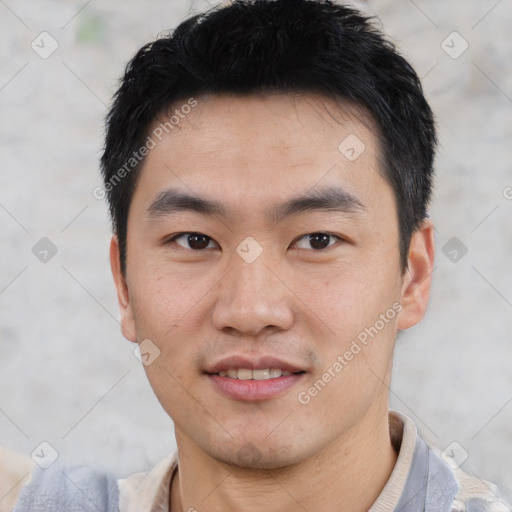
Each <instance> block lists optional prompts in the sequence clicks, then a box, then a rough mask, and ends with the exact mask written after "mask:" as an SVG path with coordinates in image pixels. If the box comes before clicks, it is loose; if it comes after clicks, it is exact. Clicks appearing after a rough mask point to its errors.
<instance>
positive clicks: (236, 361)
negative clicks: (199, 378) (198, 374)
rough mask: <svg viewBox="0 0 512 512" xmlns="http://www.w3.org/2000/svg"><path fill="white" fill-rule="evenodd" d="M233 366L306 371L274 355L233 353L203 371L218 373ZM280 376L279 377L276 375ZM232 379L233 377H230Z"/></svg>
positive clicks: (250, 368) (252, 368) (253, 368)
mask: <svg viewBox="0 0 512 512" xmlns="http://www.w3.org/2000/svg"><path fill="white" fill-rule="evenodd" d="M233 368H247V369H249V370H264V369H265V368H279V369H281V370H285V371H288V372H292V373H293V372H306V371H307V370H306V369H305V368H301V367H300V366H298V365H296V364H293V363H290V362H287V361H284V360H283V359H279V358H278V357H274V356H257V357H248V356H244V355H233V356H230V357H225V358H223V359H221V360H220V361H218V362H216V363H214V364H212V365H211V366H209V367H208V368H206V370H205V372H206V373H208V374H210V375H211V374H214V373H219V372H222V371H227V370H231V369H233ZM278 378H280V377H278ZM232 380H233V379H232Z"/></svg>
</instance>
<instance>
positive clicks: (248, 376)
mask: <svg viewBox="0 0 512 512" xmlns="http://www.w3.org/2000/svg"><path fill="white" fill-rule="evenodd" d="M302 373H306V372H305V371H303V370H299V371H297V372H290V371H288V370H282V369H281V368H263V369H260V370H251V369H249V368H230V369H229V370H223V371H220V372H219V373H214V374H213V375H218V376H219V377H227V378H228V379H238V380H269V379H278V378H279V377H282V376H285V377H287V376H288V375H299V374H302Z"/></svg>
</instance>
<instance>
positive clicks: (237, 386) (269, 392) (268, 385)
mask: <svg viewBox="0 0 512 512" xmlns="http://www.w3.org/2000/svg"><path fill="white" fill-rule="evenodd" d="M304 375H305V373H298V374H292V375H283V376H281V377H276V378H274V379H266V380H252V379H251V380H240V379H231V378H229V377H221V376H219V375H208V377H209V378H210V380H211V382H212V383H213V384H214V386H215V387H216V388H217V389H218V390H219V391H220V392H221V393H222V394H223V395H225V396H227V397H228V398H231V399H233V400H245V401H255V400H266V399H269V398H274V397H276V396H278V395H280V394H282V393H283V392H284V391H286V390H288V389H290V388H291V387H292V386H293V385H295V384H297V383H298V382H299V381H300V380H302V378H303V377H304Z"/></svg>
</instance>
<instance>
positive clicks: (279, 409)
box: [111, 95, 433, 468]
mask: <svg viewBox="0 0 512 512" xmlns="http://www.w3.org/2000/svg"><path fill="white" fill-rule="evenodd" d="M186 110H187V111H188V109H186ZM156 128H158V122H156V123H155V126H154V127H153V129H156ZM153 133H154V132H153ZM158 133H159V132H158ZM161 138H162V140H161V141H159V140H158V139H155V140H156V141H157V143H156V145H155V147H154V148H153V149H151V150H150V152H149V154H148V155H147V157H146V160H145V163H144V166H143V168H142V170H141V174H140V176H139V179H138V183H137V187H136V190H135V193H134V196H133V199H132V203H131V206H130V212H129V217H128V238H127V260H126V273H125V274H124V275H123V274H122V273H121V271H120V269H119V251H118V246H117V243H116V240H115V238H114V239H113V242H112V247H111V258H112V267H113V273H114V278H115V280H116V284H117V289H118V296H119V302H120V306H121V312H122V327H123V332H124V334H125V336H126V337H127V338H129V339H130V340H131V341H137V342H139V343H141V342H143V343H144V345H141V349H142V351H143V352H144V350H145V349H146V351H147V353H148V355H147V356H146V359H147V362H148V363H150V364H147V365H146V366H145V370H146V373H147V376H148V378H149V381H150V383H151V386H152V388H153V390H154V392H155V393H156V396H157V397H158V399H159V401H160V402H161V404H162V406H163V407H164V409H165V410H166V412H167V413H168V414H169V415H170V416H171V418H172V419H173V421H174V424H175V432H176V438H177V443H178V447H180V448H183V447H187V446H188V447H190V449H194V450H199V451H200V452H201V453H202V454H206V455H207V456H208V457H212V458H213V459H215V460H218V461H222V462H225V463H228V464H234V465H237V466H242V467H264V468H277V467H283V466H286V465H289V464H293V463H297V462H301V461H304V460H306V459H308V458H310V457H313V456H315V455H316V454H319V453H322V452H326V451H327V450H329V449H330V448H332V446H333V445H334V444H335V443H341V442H342V441H343V440H347V439H348V438H349V437H350V436H353V435H354V432H357V431H358V429H359V430H361V429H363V426H364V425H365V422H366V423H368V421H369V418H373V419H375V418H377V417H379V415H380V416H382V415H383V414H386V415H387V394H388V389H387V385H389V378H390V369H391V359H392V352H393V346H394V340H395V336H396V332H397V329H398V328H407V327H409V326H411V325H413V324H414V323H416V322H417V321H418V320H419V319H420V318H421V316H422V315H423V313H424V309H425V307H426V301H427V298H428V287H429V282H430V281H429V278H428V270H429V265H430V262H431V259H432V251H433V246H432V239H431V238H432V237H431V235H432V232H431V227H429V226H427V227H425V228H423V229H422V230H419V231H418V232H417V233H416V234H415V235H414V237H413V240H412V242H411V251H410V257H409V270H408V271H406V272H405V273H402V272H401V269H400V265H399V260H400V256H399V232H398V221H397V210H396V204H395V198H394V194H393V190H392V189H391V187H390V186H389V184H388V183H387V181H386V180H385V179H384V178H383V175H382V173H381V171H380V166H381V164H380V155H379V147H378V141H377V138H376V131H375V129H374V128H373V127H372V123H371V122H370V120H369V119H367V118H365V117H364V115H363V114H361V113H360V112H359V113H358V111H357V110H355V109H354V108H352V107H350V106H349V105H346V104H343V103H340V102H337V103H336V102H334V101H331V100H327V99H322V98H319V97H316V96H303V97H300V98H299V97H292V96H288V95H274V96H250V97H236V98H234V97H228V96H214V97H210V98H209V99H208V101H206V100H203V99H200V98H197V104H196V105H195V106H194V108H192V109H190V112H188V114H187V115H186V116H183V117H182V118H180V121H179V125H178V126H176V127H175V129H172V130H169V133H165V132H164V133H163V136H161ZM144 340H146V341H144ZM144 347H145V348H144ZM155 356H158V357H156V358H155ZM269 370H270V371H269Z"/></svg>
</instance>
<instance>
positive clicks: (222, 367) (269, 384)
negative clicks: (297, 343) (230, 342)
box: [205, 356, 308, 401]
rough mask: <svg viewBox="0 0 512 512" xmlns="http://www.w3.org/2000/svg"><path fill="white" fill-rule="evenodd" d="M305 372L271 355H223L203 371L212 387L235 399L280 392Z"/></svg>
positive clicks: (268, 396) (256, 398)
mask: <svg viewBox="0 0 512 512" xmlns="http://www.w3.org/2000/svg"><path fill="white" fill-rule="evenodd" d="M307 373H308V372H307V371H306V370H305V369H303V368H300V367H299V366H297V365H294V364H291V363H288V362H285V361H283V360H281V359H277V358H274V357H260V358H248V357H245V356H233V357H229V358H225V359H223V360H221V361H219V362H218V363H216V364H214V365H213V366H211V367H210V368H208V369H207V370H206V371H205V374H206V376H207V377H208V378H209V381H210V382H211V383H212V384H213V386H214V389H215V390H216V391H217V392H220V393H221V394H222V395H224V396H225V397H227V398H230V399H231V400H237V401H261V400H269V399H271V398H277V397H278V396H282V395H283V394H284V393H285V392H287V391H289V390H290V388H291V387H293V386H295V385H296V384H297V383H298V382H299V381H301V380H303V379H304V376H305V375H306V374H307Z"/></svg>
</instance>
